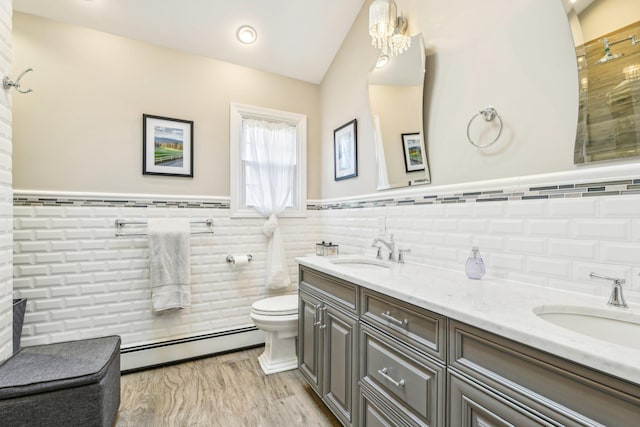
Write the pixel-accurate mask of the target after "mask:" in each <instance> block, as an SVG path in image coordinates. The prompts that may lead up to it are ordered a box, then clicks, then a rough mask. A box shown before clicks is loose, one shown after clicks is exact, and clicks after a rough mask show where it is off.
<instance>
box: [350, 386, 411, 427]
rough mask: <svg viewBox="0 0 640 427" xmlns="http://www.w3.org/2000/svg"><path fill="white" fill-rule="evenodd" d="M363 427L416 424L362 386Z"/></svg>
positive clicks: (361, 424) (361, 423)
mask: <svg viewBox="0 0 640 427" xmlns="http://www.w3.org/2000/svg"><path fill="white" fill-rule="evenodd" d="M360 426H361V427H414V426H416V424H414V423H411V422H410V421H408V420H405V419H403V418H402V417H401V416H400V415H398V414H397V413H396V412H395V411H394V410H393V409H391V408H390V407H389V406H387V405H386V404H385V403H384V402H382V400H380V399H379V398H378V397H376V396H375V395H374V394H373V393H372V392H371V391H369V389H368V388H367V387H366V386H364V387H360Z"/></svg>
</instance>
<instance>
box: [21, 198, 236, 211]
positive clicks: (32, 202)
mask: <svg viewBox="0 0 640 427" xmlns="http://www.w3.org/2000/svg"><path fill="white" fill-rule="evenodd" d="M13 205H14V206H69V207H80V206H82V207H108V208H119V207H125V208H178V209H229V208H230V206H229V202H216V201H195V200H190V201H189V200H162V199H157V200H152V199H125V198H119V197H115V198H104V199H99V198H80V197H43V196H23V195H17V196H14V198H13Z"/></svg>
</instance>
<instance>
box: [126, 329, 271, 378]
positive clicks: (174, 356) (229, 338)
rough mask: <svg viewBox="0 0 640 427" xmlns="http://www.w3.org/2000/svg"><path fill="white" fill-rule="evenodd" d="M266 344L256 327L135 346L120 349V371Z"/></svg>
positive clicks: (140, 368) (262, 334)
mask: <svg viewBox="0 0 640 427" xmlns="http://www.w3.org/2000/svg"><path fill="white" fill-rule="evenodd" d="M261 344H264V332H262V331H260V330H258V328H256V327H255V326H248V327H244V328H238V329H231V330H227V331H221V332H213V333H210V334H202V335H195V336H192V337H186V338H178V339H172V340H167V341H160V342H155V343H151V344H141V345H134V346H130V347H122V348H121V349H120V369H121V371H122V373H131V372H135V371H140V370H143V369H150V368H156V367H160V366H163V365H169V364H173V363H177V362H184V361H187V360H191V359H198V358H202V357H206V356H212V355H215V354H219V353H226V352H229V351H234V350H240V349H243V348H248V347H255V346H258V345H261Z"/></svg>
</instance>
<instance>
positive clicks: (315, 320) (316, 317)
mask: <svg viewBox="0 0 640 427" xmlns="http://www.w3.org/2000/svg"><path fill="white" fill-rule="evenodd" d="M313 307H314V309H315V311H314V312H313V326H320V324H321V323H322V319H319V317H320V316H319V312H320V306H319V305H314V306H313Z"/></svg>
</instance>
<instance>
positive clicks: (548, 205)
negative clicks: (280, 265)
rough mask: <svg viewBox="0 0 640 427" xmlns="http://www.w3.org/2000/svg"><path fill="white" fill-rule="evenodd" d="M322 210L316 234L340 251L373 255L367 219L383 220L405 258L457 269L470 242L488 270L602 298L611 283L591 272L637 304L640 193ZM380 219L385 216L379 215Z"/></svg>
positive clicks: (371, 228)
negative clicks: (616, 280)
mask: <svg viewBox="0 0 640 427" xmlns="http://www.w3.org/2000/svg"><path fill="white" fill-rule="evenodd" d="M462 206H463V207H460V205H447V204H430V205H413V206H411V205H404V206H386V207H364V208H359V209H339V210H331V209H327V210H322V211H321V212H322V216H321V224H322V236H323V238H325V239H332V240H334V241H336V242H337V243H339V244H341V251H342V253H344V252H354V253H361V254H371V255H372V256H373V255H374V251H375V249H374V248H370V244H371V239H372V238H373V237H374V236H375V235H376V234H378V230H377V229H376V227H375V226H374V225H373V224H376V223H378V222H382V223H386V225H387V233H393V234H394V238H395V241H396V245H397V246H399V247H407V248H410V249H411V253H410V254H408V255H407V256H406V259H407V260H409V261H412V262H420V263H424V264H429V265H434V266H441V267H445V268H449V269H454V270H458V271H461V272H463V271H464V262H465V260H466V258H467V257H468V256H469V253H470V249H471V246H472V245H478V246H479V247H480V253H481V254H482V256H483V257H484V259H485V262H486V264H487V275H489V276H494V277H500V278H507V279H512V280H514V281H520V282H529V283H534V284H538V285H541V286H547V287H554V288H560V289H566V290H569V291H576V292H583V293H589V294H592V295H601V296H603V297H607V296H608V295H609V293H610V284H609V283H607V282H603V281H599V280H592V279H590V278H589V273H590V272H591V271H595V272H599V273H602V274H606V275H609V276H614V277H621V278H624V279H625V280H626V282H627V283H626V285H625V296H626V297H627V299H629V300H635V301H640V280H639V278H638V273H639V271H640V219H638V215H639V214H640V196H638V195H632V194H628V195H620V196H602V197H589V198H588V199H583V198H581V197H569V198H565V199H547V200H509V201H496V202H482V203H480V202H476V203H473V202H471V203H469V202H467V203H464V204H462ZM379 218H383V220H380V219H379Z"/></svg>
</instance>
